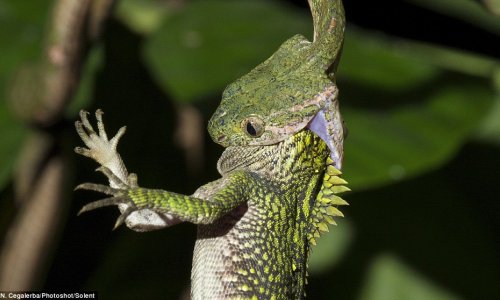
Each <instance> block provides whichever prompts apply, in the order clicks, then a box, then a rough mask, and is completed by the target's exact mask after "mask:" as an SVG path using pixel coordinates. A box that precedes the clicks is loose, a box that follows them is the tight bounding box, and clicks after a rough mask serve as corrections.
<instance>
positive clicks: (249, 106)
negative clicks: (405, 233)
mask: <svg viewBox="0 0 500 300" xmlns="http://www.w3.org/2000/svg"><path fill="white" fill-rule="evenodd" d="M309 4H310V6H311V12H312V15H313V23H314V40H313V42H310V41H308V40H307V39H306V38H304V37H303V36H301V35H296V36H294V37H292V38H290V39H288V40H287V41H286V42H285V43H283V45H281V47H280V48H279V49H278V50H277V51H276V52H275V53H274V54H273V55H272V56H271V57H270V58H268V59H267V60H266V61H264V62H263V63H262V64H260V65H259V66H257V67H256V68H255V69H253V70H252V71H250V72H249V73H248V74H246V75H245V76H243V77H241V78H240V79H238V80H237V81H235V82H233V83H232V84H230V85H229V86H228V87H227V88H226V90H225V91H224V92H223V94H222V101H221V103H220V105H219V107H218V108H217V110H216V112H215V113H214V115H213V116H212V118H211V119H210V121H209V125H208V131H209V132H210V135H211V136H212V139H213V140H214V141H215V142H216V143H219V144H221V145H222V146H224V147H229V146H245V145H271V144H275V143H279V142H281V141H283V140H285V139H287V138H289V137H290V136H292V135H294V134H295V133H297V132H299V131H300V130H303V129H304V128H306V127H307V128H309V129H310V130H311V131H313V132H315V133H316V134H317V135H319V136H320V137H321V138H322V139H323V140H324V141H325V143H326V144H327V145H328V147H329V148H330V152H331V153H330V157H331V159H332V160H333V162H334V165H335V167H337V168H338V169H340V167H341V164H342V155H343V150H342V149H343V139H344V128H343V122H342V118H341V116H340V113H339V111H338V100H337V94H338V91H337V87H336V85H335V83H334V78H333V72H334V71H335V68H336V62H338V60H339V58H340V55H339V53H340V51H341V48H342V42H343V36H344V28H345V18H344V9H343V7H342V1H341V0H333V1H331V0H309Z"/></svg>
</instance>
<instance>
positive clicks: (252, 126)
mask: <svg viewBox="0 0 500 300" xmlns="http://www.w3.org/2000/svg"><path fill="white" fill-rule="evenodd" d="M241 129H242V130H243V131H244V132H245V133H246V134H247V135H248V136H250V137H253V138H256V137H259V136H261V135H262V134H263V133H264V121H262V119H260V118H259V117H257V116H250V117H247V118H245V119H244V120H243V121H242V122H241Z"/></svg>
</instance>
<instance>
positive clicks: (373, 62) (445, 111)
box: [338, 29, 498, 189]
mask: <svg viewBox="0 0 500 300" xmlns="http://www.w3.org/2000/svg"><path fill="white" fill-rule="evenodd" d="M497 65H498V61H495V60H492V59H487V58H483V57H479V56H475V55H471V54H465V53H460V52H457V51H452V50H448V49H442V48H439V47H433V46H427V45H422V44H419V43H415V42H407V41H403V40H399V39H393V40H391V39H389V38H388V37H383V36H381V35H379V36H374V35H373V34H370V33H368V32H363V31H361V30H356V29H354V30H351V31H349V32H348V35H347V37H346V41H345V48H344V56H343V58H342V62H341V64H340V67H339V71H338V79H339V87H340V90H341V96H340V99H341V103H342V107H341V110H342V113H343V115H344V119H345V120H346V121H347V125H348V129H349V137H348V138H347V141H346V143H345V153H346V156H345V164H344V166H345V176H346V178H347V179H348V181H349V184H350V186H351V187H353V188H354V189H359V188H368V187H372V186H377V185H381V184H387V183H390V182H392V181H393V180H400V179H402V178H405V177H407V176H415V175H417V174H420V173H422V172H426V171H428V170H429V169H432V168H436V167H437V166H439V165H441V164H443V163H444V162H445V161H447V160H449V159H450V158H451V156H452V155H453V154H454V153H455V152H456V151H457V149H458V148H459V147H460V146H461V145H462V144H463V143H464V142H465V141H466V140H467V138H468V137H469V135H470V134H471V132H472V131H473V130H474V129H475V128H476V127H477V126H478V124H479V123H480V122H481V118H482V117H484V115H485V114H486V110H487V109H488V108H489V107H490V105H491V104H492V102H493V101H492V100H493V98H494V96H493V93H492V90H491V89H490V88H489V82H488V81H486V80H484V81H482V82H481V80H478V79H476V78H474V77H463V76H462V77H461V78H460V77H457V74H456V73H452V72H449V71H447V70H446V69H448V70H454V71H459V72H462V73H464V74H467V75H480V76H484V77H487V78H488V79H489V78H490V77H491V76H492V75H493V74H494V70H495V67H496V66H497ZM445 68H446V69H445ZM479 73H480V74H479ZM455 77H457V78H455ZM448 78H449V79H448Z"/></svg>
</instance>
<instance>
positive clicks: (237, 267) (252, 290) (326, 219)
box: [75, 0, 348, 299]
mask: <svg viewBox="0 0 500 300" xmlns="http://www.w3.org/2000/svg"><path fill="white" fill-rule="evenodd" d="M309 4H310V6H311V10H312V14H313V21H314V29H315V32H314V41H313V42H310V41H308V40H307V39H306V38H304V37H303V36H300V35H296V36H294V37H292V38H290V39H289V40H287V41H286V42H285V43H284V44H283V45H282V46H281V47H280V48H279V49H278V50H277V51H276V52H275V53H274V54H273V55H272V56H271V57H270V58H269V59H267V60H266V61H265V62H263V63H262V64H260V65H259V66H257V67H256V68H255V69H254V70H252V71H251V72H249V73H248V74H247V75H245V76H243V77H242V78H240V79H239V80H237V81H236V82H234V83H232V84H230V85H229V86H228V87H227V88H226V90H225V91H224V93H223V95H222V101H221V103H220V106H219V107H218V109H217V111H216V112H215V113H214V115H213V116H212V118H211V120H210V121H209V126H208V130H209V132H210V135H211V136H212V138H213V140H214V141H215V142H217V143H219V144H221V145H222V146H224V147H226V149H225V151H224V152H223V154H222V156H221V158H220V159H219V162H218V165H217V168H218V171H219V173H220V174H221V176H222V177H221V178H220V179H218V180H216V181H213V182H210V183H208V184H206V185H204V186H202V187H200V188H198V190H197V191H196V192H195V193H194V194H193V195H192V196H186V195H180V194H176V193H173V192H168V191H164V190H156V189H147V188H142V187H139V186H138V184H137V176H136V175H135V174H129V173H128V171H127V169H126V168H125V165H124V163H123V161H122V159H121V158H120V155H119V154H118V153H117V151H116V147H117V144H118V141H119V139H120V138H121V136H123V134H124V133H125V127H122V128H121V129H120V130H119V132H118V133H117V134H116V135H115V137H113V138H112V139H111V140H108V137H107V135H106V131H105V129H104V124H103V121H102V111H100V110H98V111H97V112H96V119H97V128H98V130H97V132H95V131H94V129H93V127H92V125H91V124H90V122H89V120H88V117H87V115H88V113H86V112H84V111H82V112H81V113H80V117H81V121H77V122H76V128H77V132H78V134H79V135H80V137H81V138H82V140H83V141H84V143H85V145H86V146H87V147H88V148H81V147H77V148H76V149H75V151H76V152H77V153H79V154H82V155H84V156H87V157H90V158H92V159H94V160H96V161H97V162H98V163H99V164H100V165H101V167H100V168H99V169H98V170H99V171H101V172H103V173H104V174H105V175H106V176H107V177H108V179H109V182H110V187H108V186H105V185H100V184H92V183H85V184H81V185H79V186H78V187H77V188H79V189H86V190H93V191H98V192H102V193H104V194H107V195H110V197H109V198H106V199H103V200H99V201H96V202H92V203H89V204H87V205H85V206H84V207H83V208H82V210H81V212H85V211H89V210H93V209H96V208H100V207H104V206H109V205H118V207H119V209H120V211H121V215H120V217H119V218H118V220H117V222H116V225H115V227H116V226H119V225H120V224H122V223H126V225H127V226H128V227H129V228H131V229H134V230H137V231H147V230H153V229H158V228H163V227H167V226H170V225H173V224H176V223H179V222H184V221H187V222H193V223H195V224H199V226H198V237H197V241H196V245H195V249H194V257H193V267H192V273H191V278H192V290H191V294H192V298H193V299H300V298H303V297H304V295H305V292H304V287H305V281H306V272H307V258H308V255H309V251H310V245H311V244H314V243H315V240H316V238H317V237H319V235H320V233H321V232H324V231H327V226H328V224H335V222H334V220H333V217H334V216H342V213H341V212H340V211H339V210H338V209H337V206H338V205H346V204H347V203H346V202H345V201H344V200H343V199H341V198H340V197H338V196H337V195H336V194H338V193H341V192H343V191H347V190H348V188H347V187H345V184H346V182H345V181H344V180H343V179H342V178H340V177H339V176H340V175H341V172H340V171H339V169H340V168H341V163H342V156H343V150H342V149H343V139H344V128H343V122H342V118H341V116H340V113H339V110H338V100H337V96H338V90H337V87H336V85H335V81H334V71H335V66H336V61H337V60H338V58H339V55H340V50H341V46H342V41H343V33H344V26H345V20H344V11H343V7H342V3H341V1H340V0H331V1H329V0H310V1H309Z"/></svg>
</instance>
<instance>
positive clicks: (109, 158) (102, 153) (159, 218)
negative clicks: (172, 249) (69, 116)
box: [75, 109, 181, 231]
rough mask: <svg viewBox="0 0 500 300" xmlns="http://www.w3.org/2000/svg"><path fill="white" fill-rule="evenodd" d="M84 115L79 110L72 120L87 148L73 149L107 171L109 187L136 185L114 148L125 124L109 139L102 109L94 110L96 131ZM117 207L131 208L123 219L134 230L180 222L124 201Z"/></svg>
mask: <svg viewBox="0 0 500 300" xmlns="http://www.w3.org/2000/svg"><path fill="white" fill-rule="evenodd" d="M88 115H89V113H88V112H86V111H84V110H81V111H80V119H81V120H79V121H76V123H75V127H76V131H77V133H78V135H79V136H80V138H81V139H82V141H83V143H84V144H85V146H87V148H83V147H76V148H75V152H76V153H78V154H80V155H83V156H86V157H89V158H91V159H93V160H95V161H96V162H97V163H98V164H100V165H101V167H100V168H98V170H100V171H103V172H104V173H105V174H106V175H107V177H108V180H109V186H110V187H111V188H114V189H127V188H136V187H138V184H137V176H136V175H135V174H134V173H131V174H129V173H128V171H127V168H126V167H125V164H124V163H123V160H122V159H121V157H120V154H119V153H118V152H117V146H118V142H119V140H120V138H121V137H122V136H123V135H124V134H125V130H126V127H125V126H124V127H121V128H120V129H119V130H118V132H117V134H116V135H115V136H114V137H113V138H112V139H111V140H109V139H108V136H107V134H106V130H105V128H104V122H103V119H102V115H103V112H102V110H100V109H98V110H97V111H96V113H95V117H96V120H97V132H96V131H95V130H94V128H93V127H92V125H91V123H90V122H89V120H88ZM118 208H119V209H120V212H121V213H122V214H124V213H125V212H130V211H131V210H132V211H133V212H132V213H127V214H126V215H127V216H128V217H127V218H126V220H125V223H126V224H127V226H128V227H129V228H131V229H133V230H136V231H150V230H154V229H159V228H164V227H167V226H170V225H173V224H177V223H179V222H181V220H179V219H176V218H174V217H173V216H171V215H169V214H158V213H156V212H154V211H152V210H150V209H142V210H133V209H132V208H131V206H130V205H129V204H127V203H122V204H119V205H118Z"/></svg>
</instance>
